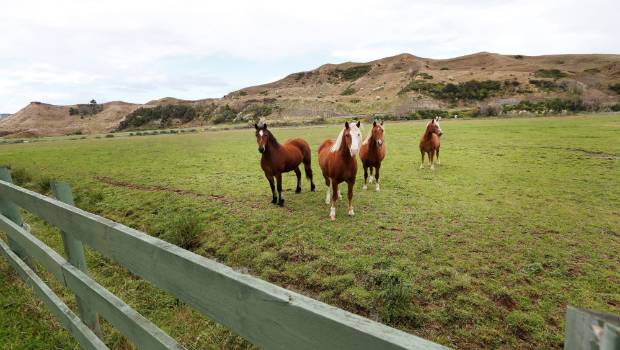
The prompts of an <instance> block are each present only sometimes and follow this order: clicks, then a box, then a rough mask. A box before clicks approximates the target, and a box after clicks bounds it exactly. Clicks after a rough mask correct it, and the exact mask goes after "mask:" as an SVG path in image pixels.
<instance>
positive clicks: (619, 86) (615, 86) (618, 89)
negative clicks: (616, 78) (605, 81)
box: [609, 83, 620, 94]
mask: <svg viewBox="0 0 620 350" xmlns="http://www.w3.org/2000/svg"><path fill="white" fill-rule="evenodd" d="M609 90H611V91H613V92H615V93H617V94H620V83H616V84H611V85H609Z"/></svg>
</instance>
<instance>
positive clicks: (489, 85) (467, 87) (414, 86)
mask: <svg viewBox="0 0 620 350" xmlns="http://www.w3.org/2000/svg"><path fill="white" fill-rule="evenodd" d="M503 87H504V85H503V84H502V82H500V81H496V80H484V81H477V80H470V81H466V82H463V83H458V84H453V83H448V84H444V83H429V82H425V81H412V82H410V83H409V84H407V85H406V86H405V87H403V88H402V89H401V90H400V91H399V93H398V94H399V95H402V94H405V93H407V92H409V91H418V92H420V93H424V94H427V95H430V96H432V97H434V98H436V99H440V100H449V101H457V100H476V101H481V100H484V99H486V98H487V97H490V96H493V95H496V94H497V93H499V92H500V91H502V89H503Z"/></svg>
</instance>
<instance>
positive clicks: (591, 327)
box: [564, 306, 620, 350]
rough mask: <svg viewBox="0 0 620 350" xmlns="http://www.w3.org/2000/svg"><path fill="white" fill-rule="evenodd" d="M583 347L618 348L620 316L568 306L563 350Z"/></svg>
mask: <svg viewBox="0 0 620 350" xmlns="http://www.w3.org/2000/svg"><path fill="white" fill-rule="evenodd" d="M584 349H587V350H618V349H620V317H618V316H615V315H611V314H605V313H600V312H594V311H590V310H584V309H578V308H574V307H572V306H568V307H567V308H566V334H565V338H564V350H584Z"/></svg>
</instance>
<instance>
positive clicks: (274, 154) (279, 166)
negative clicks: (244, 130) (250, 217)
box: [254, 124, 315, 206]
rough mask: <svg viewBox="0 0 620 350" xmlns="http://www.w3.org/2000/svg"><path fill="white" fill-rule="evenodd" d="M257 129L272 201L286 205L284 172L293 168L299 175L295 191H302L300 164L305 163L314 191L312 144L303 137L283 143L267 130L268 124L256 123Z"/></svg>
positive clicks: (262, 162)
mask: <svg viewBox="0 0 620 350" xmlns="http://www.w3.org/2000/svg"><path fill="white" fill-rule="evenodd" d="M254 128H255V129H256V143H258V151H259V152H260V153H262V157H261V159H260V166H261V168H263V171H264V172H265V177H267V180H268V181H269V186H270V187H271V196H272V200H271V203H274V204H275V203H278V205H279V206H284V198H282V173H287V172H289V171H291V170H293V171H295V175H296V176H297V188H296V189H295V193H299V192H301V171H300V170H299V164H301V163H302V162H303V163H304V170H305V171H306V177H307V178H308V180H310V191H312V192H314V188H315V186H314V182H313V181H312V166H311V165H310V162H311V159H310V158H311V155H310V146H308V143H307V142H306V141H304V140H302V139H293V140H289V141H287V142H286V143H285V144H283V145H281V144H279V143H278V141H277V140H276V138H275V137H274V136H273V134H272V133H271V131H269V130H267V124H263V126H262V127H259V126H258V124H254ZM274 177H275V179H276V181H277V185H278V188H277V189H278V197H276V187H275V185H274V182H273V179H274Z"/></svg>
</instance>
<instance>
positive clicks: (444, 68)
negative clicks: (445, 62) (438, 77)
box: [439, 67, 450, 70]
mask: <svg viewBox="0 0 620 350" xmlns="http://www.w3.org/2000/svg"><path fill="white" fill-rule="evenodd" d="M439 70H450V68H448V67H441V68H439Z"/></svg>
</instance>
